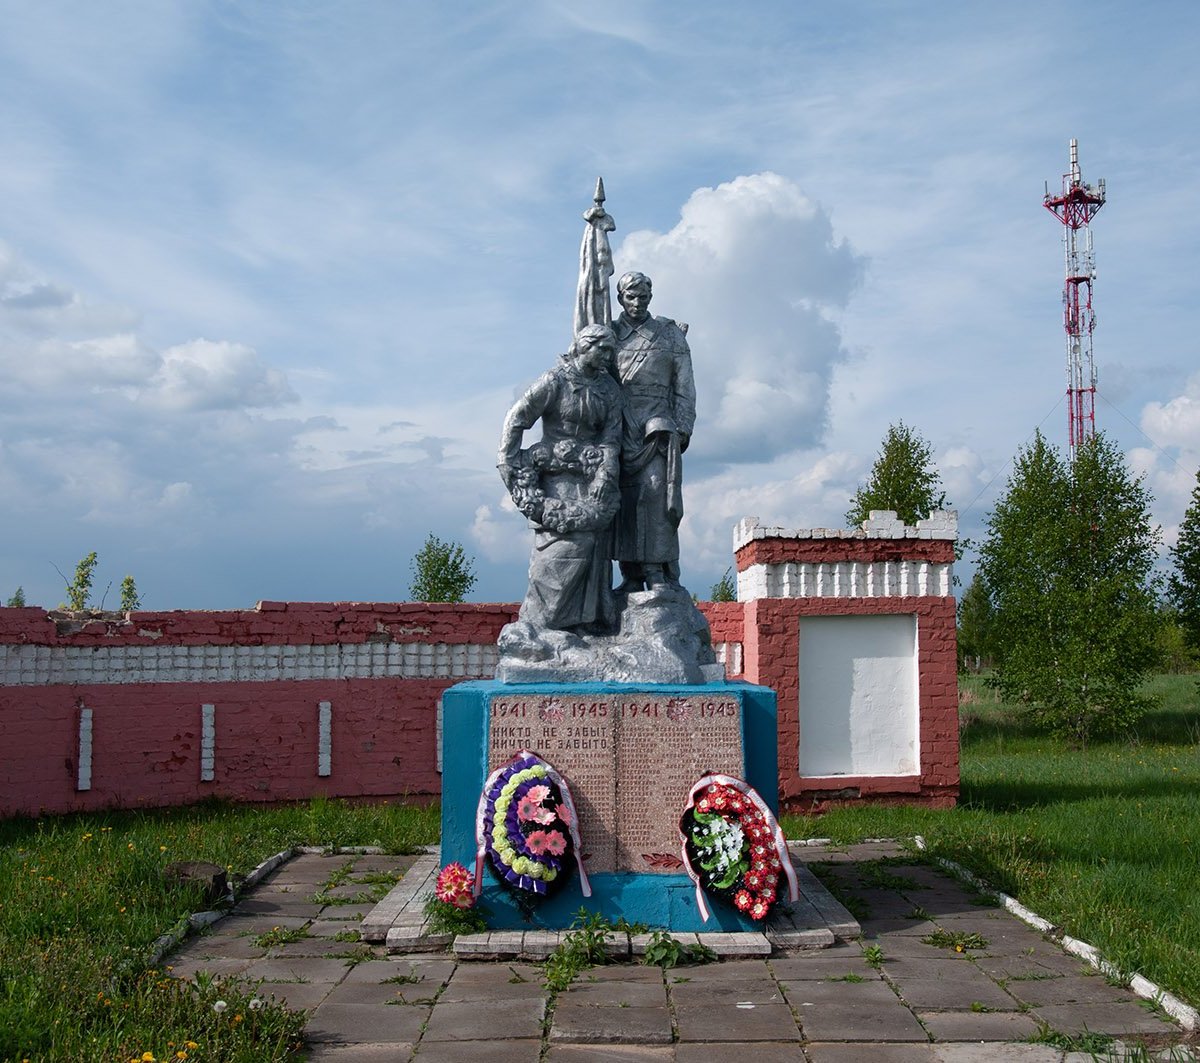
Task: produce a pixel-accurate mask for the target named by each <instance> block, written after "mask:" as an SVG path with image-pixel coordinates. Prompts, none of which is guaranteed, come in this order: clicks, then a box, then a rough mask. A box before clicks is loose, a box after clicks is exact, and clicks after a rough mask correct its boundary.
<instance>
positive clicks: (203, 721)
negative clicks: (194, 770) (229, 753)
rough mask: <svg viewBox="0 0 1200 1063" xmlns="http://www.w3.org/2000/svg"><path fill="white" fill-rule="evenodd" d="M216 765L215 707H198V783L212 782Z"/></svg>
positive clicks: (211, 705)
mask: <svg viewBox="0 0 1200 1063" xmlns="http://www.w3.org/2000/svg"><path fill="white" fill-rule="evenodd" d="M216 765H217V707H216V706H215V705H213V704H204V705H201V706H200V781H201V782H212V781H213V779H214V778H215V777H216Z"/></svg>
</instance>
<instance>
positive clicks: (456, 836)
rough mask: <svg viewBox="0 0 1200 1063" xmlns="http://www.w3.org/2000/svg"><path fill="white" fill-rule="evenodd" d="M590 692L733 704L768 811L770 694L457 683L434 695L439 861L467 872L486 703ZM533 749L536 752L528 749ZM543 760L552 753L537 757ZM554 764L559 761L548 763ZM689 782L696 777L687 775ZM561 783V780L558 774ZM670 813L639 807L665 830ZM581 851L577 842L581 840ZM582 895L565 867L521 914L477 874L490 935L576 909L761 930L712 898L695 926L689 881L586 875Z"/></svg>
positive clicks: (484, 769)
mask: <svg viewBox="0 0 1200 1063" xmlns="http://www.w3.org/2000/svg"><path fill="white" fill-rule="evenodd" d="M598 694H604V695H614V694H615V695H620V696H632V697H637V696H646V697H650V698H674V697H677V698H703V697H705V696H709V697H712V696H718V697H723V698H730V697H732V698H735V699H736V700H737V701H738V702H739V703H740V706H741V720H742V750H743V760H744V764H743V769H742V777H743V778H744V779H745V780H746V781H747V782H748V783H749V784H750V785H751V786H753V787H754V789H756V790H757V791H758V792H759V794H760V795H761V796H762V798H763V800H764V801H766V802H767V804H768V805H770V806H771V809H772V810H773V811H774V812H775V813H776V814H778V810H779V802H778V786H779V784H778V778H779V773H778V758H777V745H776V730H775V716H776V710H775V692H774V691H773V690H770V689H768V688H767V687H760V686H752V685H750V684H748V683H712V684H705V685H702V686H661V685H645V686H634V685H628V684H616V683H580V684H549V683H529V684H519V685H518V684H512V683H497V682H494V681H476V682H470V683H460V684H458V685H457V686H454V687H451V688H450V689H449V690H447V691H446V692H445V693H444V694H443V695H442V854H441V859H442V863H443V864H447V863H450V862H452V861H458V862H459V863H462V864H464V865H465V866H466V867H468V868H471V869H473V868H474V866H475V851H476V841H475V813H476V809H477V808H478V805H479V796H480V792H481V791H482V790H483V784H484V783H485V782H486V780H487V777H488V775H489V774H490V771H489V769H488V725H489V719H490V712H489V707H490V704H491V700H492V699H493V698H495V697H506V698H511V697H513V696H529V697H538V698H542V697H555V698H562V699H572V698H587V697H591V696H595V695H598ZM532 751H533V752H535V753H538V752H540V751H539V750H537V749H536V748H535V749H533V750H532ZM547 759H548V760H550V762H551V763H553V762H554V761H553V756H547ZM555 767H560V765H557V764H556V765H555ZM697 777H698V776H697ZM567 781H568V782H571V779H570V775H569V773H568V776H567ZM682 811H683V809H682V805H681V806H680V807H678V808H661V809H647V814H649V815H660V816H664V817H667V818H668V820H669V821H670V822H671V823H672V824H674V823H676V822H678V818H679V816H680V814H681V813H682ZM584 848H585V850H586V848H587V839H586V838H585V839H584ZM588 877H589V879H590V881H591V885H592V896H591V897H584V896H583V892H582V890H581V888H580V881H579V875H578V873H576V872H575V871H574V870H573V869H572V871H571V876H570V879H569V881H567V882H566V884H565V885H564V886H563V887H562V888H561V889H560V890H559V891H558V892H557V893H556V894H555V895H554V896H553V897H550V898H547V899H544V900H541V901H538V902H535V904H534V907H533V910H532V913H531V914H530V915H529V916H528V917H527V916H526V915H525V914H523V913H522V912H521V910H520V908H519V907H518V905H517V904H516V902H515V900H514V898H513V896H512V894H511V893H510V892H509V891H508V890H507V889H505V888H503V887H501V886H500V885H499V883H498V882H497V880H496V879H495V877H494V876H493V874H492V872H491V871H490V870H488V869H487V866H486V862H485V868H484V890H483V896H482V898H481V905H482V910H483V911H484V914H485V915H486V916H487V920H488V924H489V925H490V926H491V927H493V928H495V929H528V928H544V929H558V930H561V929H566V928H567V927H569V926H570V925H571V922H572V921H573V920H574V918H575V917H576V915H577V914H578V912H579V910H580V908H586V909H587V911H588V912H596V913H599V914H601V915H603V916H605V917H606V918H608V919H611V920H614V921H615V920H618V919H621V918H624V919H625V920H626V921H628V922H630V923H645V924H646V925H647V926H650V927H651V928H660V927H661V928H666V929H670V930H676V931H680V932H687V931H705V930H709V931H713V930H752V929H761V924H758V923H755V922H754V921H753V920H750V919H748V918H746V917H744V916H742V915H741V914H740V913H739V912H737V911H736V910H735V909H733V908H731V907H729V906H727V905H725V904H722V903H721V902H719V901H713V902H712V903H710V904H709V911H710V918H709V920H708V922H704V921H703V919H702V918H701V916H700V912H699V910H698V909H697V907H696V892H695V885H694V884H693V883H692V880H691V879H690V878H688V876H687V875H686V874H683V873H679V874H652V873H643V872H627V871H619V872H597V873H595V874H592V873H589V876H588Z"/></svg>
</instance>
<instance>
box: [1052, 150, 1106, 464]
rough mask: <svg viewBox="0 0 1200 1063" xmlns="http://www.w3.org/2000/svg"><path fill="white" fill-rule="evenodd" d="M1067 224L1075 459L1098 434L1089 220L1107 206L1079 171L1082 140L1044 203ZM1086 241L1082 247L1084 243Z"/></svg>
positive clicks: (1066, 314) (1066, 303)
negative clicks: (1082, 446)
mask: <svg viewBox="0 0 1200 1063" xmlns="http://www.w3.org/2000/svg"><path fill="white" fill-rule="evenodd" d="M1042 202H1043V204H1044V205H1045V207H1046V209H1047V210H1048V211H1050V212H1051V213H1052V214H1053V215H1054V216H1055V217H1056V218H1058V220H1059V221H1060V222H1062V224H1063V247H1064V248H1065V250H1066V258H1067V279H1066V281H1065V282H1064V284H1063V324H1064V326H1065V327H1066V330H1067V439H1068V442H1069V444H1070V453H1071V461H1072V462H1074V461H1075V451H1076V448H1078V446H1079V444H1081V443H1082V442H1084V440H1086V439H1090V438H1091V437H1092V436H1093V435H1095V432H1096V363H1095V361H1094V360H1093V358H1092V331H1093V330H1094V329H1095V327H1096V315H1095V313H1094V312H1093V311H1092V280H1093V279H1094V278H1095V276H1096V260H1095V257H1094V255H1093V254H1092V230H1091V226H1090V222H1091V220H1092V218H1093V217H1095V214H1096V211H1098V210H1099V209H1100V208H1101V207H1102V206H1104V178H1100V182H1099V185H1098V186H1097V187H1092V186H1091V185H1088V184H1084V182H1083V178H1082V177H1080V175H1079V147H1078V142H1077V141H1075V140H1074V139H1072V141H1071V169H1070V170H1069V171H1068V172H1067V173H1065V174H1063V179H1062V195H1058V196H1052V195H1051V194H1050V185H1049V183H1048V182H1047V184H1046V196H1045V199H1044V200H1043V201H1042ZM1081 245H1082V246H1081Z"/></svg>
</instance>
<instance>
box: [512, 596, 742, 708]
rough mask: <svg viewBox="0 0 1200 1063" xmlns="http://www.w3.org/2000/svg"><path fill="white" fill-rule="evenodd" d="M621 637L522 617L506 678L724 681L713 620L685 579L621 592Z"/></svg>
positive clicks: (516, 626) (529, 680)
mask: <svg viewBox="0 0 1200 1063" xmlns="http://www.w3.org/2000/svg"><path fill="white" fill-rule="evenodd" d="M614 598H615V606H616V612H617V623H618V625H619V626H618V628H617V630H616V632H615V633H614V634H608V635H605V634H587V633H585V632H582V631H580V632H575V631H558V630H555V629H553V628H545V627H541V626H539V625H535V624H531V623H529V622H528V621H526V620H517V621H515V622H514V623H511V624H509V625H507V626H506V627H505V628H504V630H503V631H502V632H501V633H500V640H499V643H498V646H499V650H500V662H499V665H498V666H497V668H496V678H497V679H498V680H499V681H500V682H501V683H587V682H608V683H672V684H680V683H686V684H695V683H712V682H720V681H722V680H724V678H725V667H724V665H722V664H719V663H718V662H717V659H716V656H715V655H714V654H713V648H712V642H711V639H710V635H709V629H708V621H706V620H705V619H704V615H703V614H702V613H701V612H700V610H699V609H697V608H696V605H695V603H694V602H693V601H692V598H691V595H690V594H688V592H687V591H686V590H685V589H684V588H683V587H681V586H679V585H678V584H665V585H663V586H659V587H656V588H655V589H653V590H649V591H633V592H630V593H628V594H623V593H620V592H617V593H616V594H615V595H614Z"/></svg>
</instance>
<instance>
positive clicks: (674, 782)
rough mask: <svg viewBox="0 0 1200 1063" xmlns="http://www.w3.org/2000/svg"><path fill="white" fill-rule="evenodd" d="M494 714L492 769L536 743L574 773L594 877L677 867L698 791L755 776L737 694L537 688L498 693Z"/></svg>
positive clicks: (537, 750) (571, 781)
mask: <svg viewBox="0 0 1200 1063" xmlns="http://www.w3.org/2000/svg"><path fill="white" fill-rule="evenodd" d="M489 715H490V720H489V732H488V770H489V771H494V770H495V769H496V768H499V767H501V766H503V765H504V764H505V763H507V762H508V760H509V759H511V758H512V756H513V755H514V754H515V753H517V752H518V751H519V750H521V749H528V750H530V751H532V752H534V753H537V754H538V755H539V756H541V757H543V758H544V759H546V760H548V761H549V762H550V763H551V764H553V765H554V767H555V768H557V769H558V770H559V771H560V772H562V774H563V775H564V776H565V777H566V779H567V782H568V783H569V784H570V786H571V792H572V794H573V796H574V798H575V804H576V809H577V811H578V813H579V828H580V831H581V836H582V839H583V851H584V854H585V859H586V866H587V869H588V872H589V873H592V872H600V871H638V872H661V873H677V872H678V871H679V867H680V864H679V860H678V854H679V837H678V831H677V829H676V828H677V822H678V818H679V813H680V811H681V810H682V808H683V805H684V802H685V800H686V799H687V793H688V790H689V788H690V787H691V786H692V784H693V783H694V782H695V781H696V780H697V779H698V778H699V777H700V776H701V775H703V774H704V773H705V772H708V771H722V772H728V773H729V774H732V775H737V776H742V775H743V774H744V772H745V767H744V763H745V762H744V757H743V749H742V714H741V706H740V704H739V702H738V700H737V699H736V698H734V697H726V696H721V695H711V694H709V695H704V696H701V695H696V696H681V695H671V696H667V695H655V694H650V693H644V692H635V693H631V694H596V695H588V696H583V697H579V696H576V697H555V696H547V695H538V694H534V695H525V696H513V697H497V698H493V699H492V701H491V706H490V713H489Z"/></svg>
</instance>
